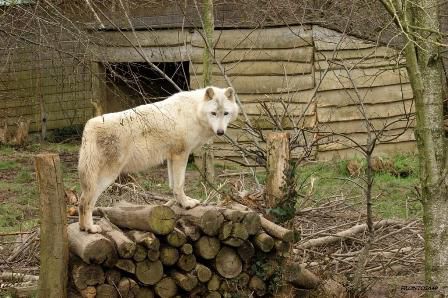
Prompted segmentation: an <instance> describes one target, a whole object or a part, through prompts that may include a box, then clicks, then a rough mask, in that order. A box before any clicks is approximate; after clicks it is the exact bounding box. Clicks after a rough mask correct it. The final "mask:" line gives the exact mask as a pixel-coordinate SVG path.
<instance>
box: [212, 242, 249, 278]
mask: <svg viewBox="0 0 448 298" xmlns="http://www.w3.org/2000/svg"><path fill="white" fill-rule="evenodd" d="M215 266H216V270H217V271H218V273H219V274H220V275H221V276H223V277H225V278H234V277H237V276H238V275H239V274H240V273H241V271H242V270H243V265H242V262H241V259H240V257H239V256H238V254H237V253H236V251H235V250H234V249H232V248H230V247H227V246H224V247H223V248H221V250H220V251H219V253H218V255H217V256H216V260H215Z"/></svg>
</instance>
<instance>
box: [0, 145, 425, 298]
mask: <svg viewBox="0 0 448 298" xmlns="http://www.w3.org/2000/svg"><path fill="white" fill-rule="evenodd" d="M78 146H79V144H78V143H76V142H75V143H62V144H45V145H39V144H34V145H30V146H28V147H27V148H25V149H17V148H11V147H5V146H3V147H0V271H15V272H23V273H27V274H33V275H38V272H39V262H38V252H39V251H38V248H39V247H38V233H37V227H38V214H39V212H38V191H37V187H36V181H35V173H34V165H33V155H34V154H36V153H40V152H57V153H59V155H60V158H61V165H62V169H63V173H64V185H65V188H66V189H67V191H68V192H69V193H73V194H76V195H79V185H78V178H77V170H76V164H77V156H78ZM311 167H315V164H313V165H312V166H311ZM309 168H310V167H308V168H303V172H306V170H307V169H309ZM313 169H314V168H313ZM313 171H314V170H313ZM323 171H324V172H329V170H328V169H326V168H324V169H323ZM216 172H217V177H218V178H217V180H216V183H215V188H216V189H214V188H213V187H210V185H207V184H206V183H203V182H202V179H201V175H200V174H199V172H198V171H197V170H196V169H195V167H194V166H193V165H189V166H188V169H187V175H186V193H187V194H188V195H189V196H191V197H195V198H200V199H201V200H203V201H205V202H209V201H215V200H219V199H224V198H226V195H225V194H224V195H223V194H222V192H224V193H236V192H237V191H242V190H246V191H247V192H248V193H249V194H256V193H257V190H256V188H255V184H254V182H253V179H252V178H251V176H250V175H246V174H245V173H248V172H249V171H248V169H242V168H238V167H235V166H219V167H217V171H216ZM241 173H244V174H241ZM307 175H308V174H307ZM316 175H317V176H319V172H318V173H317V174H316ZM322 175H323V174H322ZM308 176H309V177H312V175H308ZM258 178H259V180H260V181H261V182H263V179H264V174H263V173H260V174H259V175H258ZM166 180H167V173H166V169H165V168H164V167H163V166H161V167H159V168H156V169H152V170H150V171H148V172H145V173H140V174H135V175H132V176H131V177H122V178H121V180H119V181H117V184H116V185H113V186H111V187H110V188H109V189H108V191H107V192H106V193H105V194H103V195H102V196H101V198H100V200H99V202H98V205H111V204H114V203H116V202H117V201H120V200H123V199H125V200H128V201H133V202H137V203H145V198H144V195H143V194H144V193H145V192H148V191H149V192H151V193H154V194H158V195H162V196H167V197H168V196H170V191H169V188H168V186H167V183H166ZM378 180H379V181H380V182H381V181H383V180H384V181H385V182H384V184H380V185H379V187H378V194H383V196H384V193H386V191H385V190H389V191H390V188H391V186H390V185H389V184H386V182H387V183H393V184H394V185H396V186H394V187H404V188H403V189H406V191H407V190H408V189H409V188H412V187H413V184H414V183H415V182H414V181H413V180H412V181H411V180H409V181H407V182H406V181H398V182H397V181H395V180H393V181H392V182H391V180H390V178H388V180H387V179H385V178H384V177H382V176H381V177H380V176H379V177H378ZM320 181H323V179H321V180H320ZM405 182H406V183H409V185H407V184H406V185H404V183H405ZM322 183H323V182H322ZM339 183H340V184H331V185H327V184H322V185H321V184H318V183H316V185H315V186H314V189H313V187H312V186H310V183H308V184H306V185H308V186H306V187H304V188H303V189H302V190H303V191H305V192H304V193H305V196H304V197H302V198H301V199H300V201H298V206H299V207H300V208H299V211H298V212H297V214H296V216H295V217H294V218H293V219H292V220H290V221H288V222H286V223H285V224H286V225H287V226H289V227H291V228H295V229H296V230H298V231H299V232H300V234H301V239H300V241H299V242H298V243H296V244H295V246H294V247H293V250H292V258H293V259H295V260H298V261H300V262H303V263H306V264H307V266H308V268H309V269H310V270H311V271H313V272H315V273H316V274H318V275H319V276H320V277H321V278H322V279H332V280H336V281H337V282H338V283H340V284H342V285H343V286H344V287H345V288H346V289H348V290H349V291H350V293H352V294H351V296H352V297H420V296H421V295H422V294H423V293H424V292H423V291H420V290H412V289H411V287H410V286H412V285H421V284H423V276H422V271H423V244H424V242H423V229H422V223H421V220H420V215H421V214H420V213H419V211H418V210H417V211H415V210H416V208H417V207H415V206H416V205H415V202H414V203H413V202H411V199H410V196H411V195H407V197H406V198H405V200H406V201H405V202H401V201H398V200H399V199H396V198H395V197H384V198H383V197H380V195H378V196H377V200H378V202H377V204H376V206H377V209H375V210H377V211H376V213H375V219H374V221H375V222H377V221H381V220H382V219H384V218H385V219H386V220H388V222H387V224H384V225H382V226H381V227H379V228H378V229H376V230H375V238H374V239H375V240H374V241H373V243H372V245H371V247H370V249H369V254H368V256H367V257H366V258H365V259H364V261H363V262H361V263H362V264H364V266H360V261H359V259H360V258H359V256H360V255H361V254H362V252H363V247H364V244H365V243H366V241H367V239H368V235H367V233H366V232H361V233H356V234H352V235H349V236H346V237H339V238H338V239H337V240H336V241H334V242H332V243H329V244H324V245H318V246H309V247H305V246H306V245H308V244H309V242H308V241H309V240H311V239H316V238H321V237H327V236H334V235H335V234H337V233H339V232H341V231H344V230H347V229H349V228H351V227H353V226H356V225H362V224H364V223H365V211H364V209H365V208H364V204H363V203H364V202H363V199H362V196H361V195H360V192H359V190H358V191H356V190H354V189H353V188H347V186H346V185H345V184H342V182H339ZM381 183H383V182H381ZM403 185H404V186H403ZM324 189H325V190H328V191H326V192H325V193H323V190H324ZM403 189H399V188H397V189H395V188H394V189H393V191H391V194H393V195H395V193H396V192H398V193H405V191H404V190H403ZM217 190H218V191H217ZM220 193H221V194H220ZM409 194H410V193H409ZM247 197H248V198H249V200H250V198H255V197H257V196H255V195H253V196H250V195H249V196H247ZM317 198H318V199H317ZM388 200H392V201H391V202H389V201H388ZM403 200H404V199H403ZM249 203H250V202H249ZM402 203H403V204H405V206H406V210H401V209H403V208H401V209H400V210H398V211H393V213H392V214H391V215H390V212H391V208H392V207H389V206H399V205H400V204H402ZM253 204H254V206H259V205H260V202H253ZM413 204H414V205H413ZM400 206H401V205H400ZM403 206H404V205H403ZM417 209H418V208H417ZM413 210H414V211H415V212H414V211H413ZM307 243H308V244H307ZM359 268H363V269H364V270H363V272H362V273H363V274H362V279H361V283H359V284H358V285H359V286H358V287H357V288H356V290H355V289H353V288H352V287H353V284H354V280H355V275H356V273H357V272H358V271H359ZM0 285H2V282H1V281H0ZM1 291H2V290H1V287H0V296H2V292H1ZM2 297H3V296H2Z"/></svg>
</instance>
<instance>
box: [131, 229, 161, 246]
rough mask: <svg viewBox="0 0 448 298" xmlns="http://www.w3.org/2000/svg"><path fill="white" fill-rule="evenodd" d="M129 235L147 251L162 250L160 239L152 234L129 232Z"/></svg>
mask: <svg viewBox="0 0 448 298" xmlns="http://www.w3.org/2000/svg"><path fill="white" fill-rule="evenodd" d="M127 235H128V237H129V238H131V240H133V241H135V242H137V243H138V244H142V245H143V246H145V247H146V248H147V249H152V250H159V248H160V241H159V239H158V238H157V237H156V236H155V235H154V234H153V233H151V232H143V231H136V230H132V231H129V232H128V233H127Z"/></svg>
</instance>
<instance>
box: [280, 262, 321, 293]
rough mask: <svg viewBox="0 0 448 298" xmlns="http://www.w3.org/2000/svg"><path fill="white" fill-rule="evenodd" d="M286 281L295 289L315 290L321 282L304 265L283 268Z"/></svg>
mask: <svg viewBox="0 0 448 298" xmlns="http://www.w3.org/2000/svg"><path fill="white" fill-rule="evenodd" d="M283 269H284V271H283V277H284V279H285V280H286V281H287V282H289V283H290V284H292V285H293V286H295V287H298V288H302V289H315V288H317V287H318V286H319V284H320V282H321V280H320V278H319V277H317V276H316V275H315V274H314V273H312V272H311V271H309V270H308V269H306V268H305V265H304V264H299V263H289V264H285V265H284V266H283Z"/></svg>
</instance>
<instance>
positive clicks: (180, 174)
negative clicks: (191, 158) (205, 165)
mask: <svg viewBox="0 0 448 298" xmlns="http://www.w3.org/2000/svg"><path fill="white" fill-rule="evenodd" d="M187 163H188V154H181V155H175V156H173V157H172V159H171V165H172V182H173V194H174V198H175V199H176V200H177V202H178V203H179V204H180V205H181V206H182V207H184V208H187V209H188V208H193V207H195V206H197V205H198V204H199V203H200V202H199V201H198V200H195V199H192V198H190V197H187V196H186V195H185V192H184V184H185V170H186V169H187Z"/></svg>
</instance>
